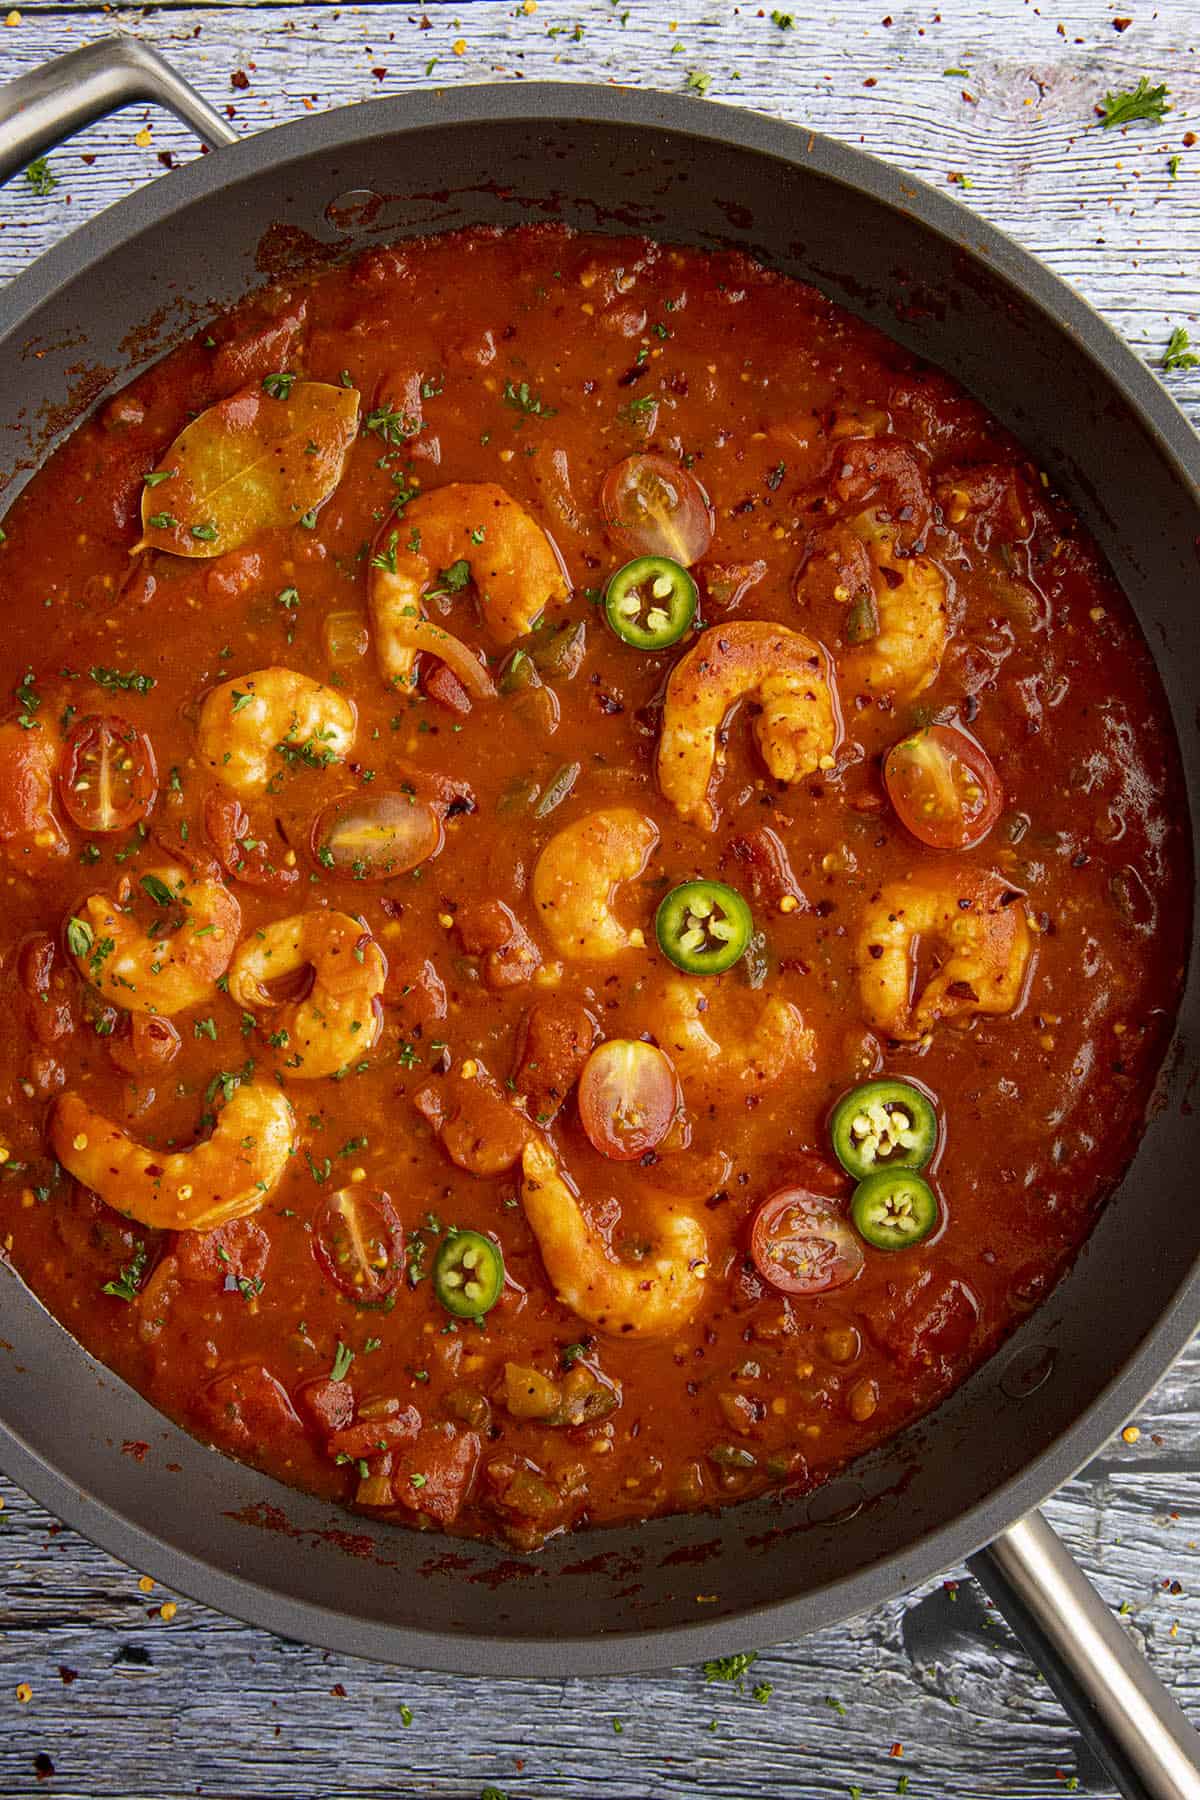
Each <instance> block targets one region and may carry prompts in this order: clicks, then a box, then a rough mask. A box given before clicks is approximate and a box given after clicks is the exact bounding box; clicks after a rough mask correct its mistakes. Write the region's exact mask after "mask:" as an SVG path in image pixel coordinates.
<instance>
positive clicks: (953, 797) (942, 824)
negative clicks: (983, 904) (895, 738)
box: [883, 725, 1004, 850]
mask: <svg viewBox="0 0 1200 1800" xmlns="http://www.w3.org/2000/svg"><path fill="white" fill-rule="evenodd" d="M883 781H884V786H885V787H886V788H887V793H888V799H889V800H890V801H891V803H892V805H893V806H894V807H895V809H896V812H897V814H898V815H899V818H900V822H901V824H903V825H905V826H907V828H908V829H909V831H911V832H912V834H913V836H914V837H915V838H917V839H919V840H920V842H921V843H922V844H929V845H931V846H932V848H933V849H935V850H970V849H972V848H973V847H974V846H975V845H976V844H981V843H982V842H983V840H984V838H985V837H986V836H987V834H988V832H989V831H990V830H991V829H992V826H993V825H994V824H995V823H996V820H997V819H998V818H999V817H1000V809H1001V807H1002V806H1003V804H1004V794H1003V791H1002V789H1001V787H1000V779H999V777H998V775H997V774H996V771H995V769H994V768H993V767H992V759H991V757H990V756H989V755H988V753H987V751H986V750H985V749H984V748H983V746H982V744H977V743H976V742H975V739H974V738H973V737H970V736H969V735H968V734H967V733H966V732H965V731H963V730H961V729H960V728H959V727H958V726H957V725H930V726H929V727H928V728H927V729H926V730H924V731H915V732H913V734H912V736H911V737H906V738H901V740H900V742H899V743H898V744H893V745H892V747H891V749H890V750H889V751H888V753H887V757H886V759H885V761H884V765H883Z"/></svg>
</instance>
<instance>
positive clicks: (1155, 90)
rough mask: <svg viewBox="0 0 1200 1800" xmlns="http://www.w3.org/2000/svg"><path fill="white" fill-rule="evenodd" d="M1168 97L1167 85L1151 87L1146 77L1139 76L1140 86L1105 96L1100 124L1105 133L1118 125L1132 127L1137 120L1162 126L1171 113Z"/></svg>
mask: <svg viewBox="0 0 1200 1800" xmlns="http://www.w3.org/2000/svg"><path fill="white" fill-rule="evenodd" d="M1168 97H1169V90H1168V89H1167V87H1166V85H1165V83H1160V85H1159V86H1158V87H1151V86H1150V83H1149V82H1148V81H1147V80H1146V77H1145V76H1144V75H1139V76H1138V84H1137V86H1136V87H1135V88H1133V89H1132V90H1130V89H1127V88H1126V89H1123V90H1122V91H1121V92H1120V93H1118V94H1105V96H1104V105H1103V106H1102V107H1100V108H1099V109H1098V110H1099V113H1100V124H1101V126H1102V127H1103V129H1104V130H1105V131H1111V130H1112V129H1113V127H1114V126H1116V125H1132V124H1133V122H1134V120H1135V119H1146V120H1148V121H1149V122H1150V124H1151V125H1161V124H1162V122H1163V119H1164V118H1165V117H1166V115H1167V113H1168V112H1169V111H1170V107H1169V106H1168V105H1167V100H1168Z"/></svg>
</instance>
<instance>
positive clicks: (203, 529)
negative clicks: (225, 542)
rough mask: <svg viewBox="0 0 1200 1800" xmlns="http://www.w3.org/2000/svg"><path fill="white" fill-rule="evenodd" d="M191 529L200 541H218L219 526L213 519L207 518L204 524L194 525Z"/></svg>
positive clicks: (210, 542) (205, 542) (204, 542)
mask: <svg viewBox="0 0 1200 1800" xmlns="http://www.w3.org/2000/svg"><path fill="white" fill-rule="evenodd" d="M190 530H191V534H192V536H193V537H194V538H195V539H196V540H197V542H198V543H201V544H215V543H216V541H217V527H216V523H215V521H214V520H212V519H206V520H205V521H204V523H203V524H202V525H193V526H191V527H190Z"/></svg>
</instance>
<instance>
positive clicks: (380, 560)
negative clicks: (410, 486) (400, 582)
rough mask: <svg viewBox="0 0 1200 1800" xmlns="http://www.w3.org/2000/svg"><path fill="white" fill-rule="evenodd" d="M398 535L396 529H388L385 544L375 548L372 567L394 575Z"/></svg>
mask: <svg viewBox="0 0 1200 1800" xmlns="http://www.w3.org/2000/svg"><path fill="white" fill-rule="evenodd" d="M411 497H412V496H411V495H410V496H409V498H410V499H411ZM399 536H400V533H399V532H398V531H390V532H389V533H388V541H387V544H386V546H385V547H384V548H383V549H382V550H377V551H376V552H375V554H374V556H373V557H372V558H371V567H372V568H373V569H384V570H386V571H387V573H388V574H389V575H394V574H395V573H396V540H397V538H398V537H399Z"/></svg>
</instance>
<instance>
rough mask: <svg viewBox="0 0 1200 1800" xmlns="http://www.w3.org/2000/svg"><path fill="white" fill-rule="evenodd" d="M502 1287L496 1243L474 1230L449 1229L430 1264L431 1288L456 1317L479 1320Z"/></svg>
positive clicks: (498, 1252)
mask: <svg viewBox="0 0 1200 1800" xmlns="http://www.w3.org/2000/svg"><path fill="white" fill-rule="evenodd" d="M503 1286H504V1255H503V1252H502V1251H501V1249H500V1246H499V1244H495V1243H493V1242H492V1240H491V1238H488V1237H484V1236H483V1235H482V1233H481V1232H478V1231H452V1232H451V1233H450V1235H449V1236H448V1237H447V1238H446V1240H445V1242H444V1243H443V1244H442V1247H441V1249H440V1250H439V1251H438V1253H437V1259H436V1261H435V1262H434V1265H433V1291H434V1293H435V1294H436V1295H437V1297H438V1299H439V1300H440V1301H441V1303H442V1305H443V1306H444V1307H445V1308H446V1311H447V1312H450V1313H453V1314H454V1316H455V1318H457V1319H479V1318H482V1317H483V1315H484V1313H486V1312H490V1311H491V1310H492V1307H493V1306H495V1304H496V1302H497V1300H498V1299H499V1298H500V1290H501V1288H502V1287H503Z"/></svg>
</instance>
